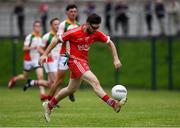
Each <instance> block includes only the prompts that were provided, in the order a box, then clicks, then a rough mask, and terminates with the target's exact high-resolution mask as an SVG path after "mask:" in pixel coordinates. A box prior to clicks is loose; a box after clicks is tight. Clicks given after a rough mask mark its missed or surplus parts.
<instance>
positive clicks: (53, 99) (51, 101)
mask: <svg viewBox="0 0 180 128" xmlns="http://www.w3.org/2000/svg"><path fill="white" fill-rule="evenodd" d="M57 103H58V100H57V99H56V98H55V97H53V98H52V99H51V100H50V101H49V102H48V108H49V109H50V110H52V109H53V107H54V106H55V105H56V104H57Z"/></svg>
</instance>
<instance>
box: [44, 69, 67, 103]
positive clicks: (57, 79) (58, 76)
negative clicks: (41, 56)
mask: <svg viewBox="0 0 180 128" xmlns="http://www.w3.org/2000/svg"><path fill="white" fill-rule="evenodd" d="M65 76H66V72H65V70H58V71H57V73H56V77H55V78H53V79H55V80H54V82H53V83H52V85H51V87H50V90H49V93H48V100H51V98H52V97H53V96H54V94H55V93H56V91H57V89H58V88H59V85H61V84H62V83H63V82H64V78H65Z"/></svg>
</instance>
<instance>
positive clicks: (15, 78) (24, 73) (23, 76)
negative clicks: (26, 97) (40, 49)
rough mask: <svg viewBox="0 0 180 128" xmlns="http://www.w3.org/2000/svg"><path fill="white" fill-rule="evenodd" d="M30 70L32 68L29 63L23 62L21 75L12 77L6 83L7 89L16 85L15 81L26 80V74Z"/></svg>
mask: <svg viewBox="0 0 180 128" xmlns="http://www.w3.org/2000/svg"><path fill="white" fill-rule="evenodd" d="M31 68H32V66H31V61H24V71H23V73H22V74H19V75H17V76H14V77H12V78H11V79H10V81H9V83H8V88H12V87H13V86H14V85H15V84H16V81H17V80H27V78H28V72H29V71H30V70H31Z"/></svg>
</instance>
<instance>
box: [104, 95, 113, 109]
mask: <svg viewBox="0 0 180 128" xmlns="http://www.w3.org/2000/svg"><path fill="white" fill-rule="evenodd" d="M102 100H103V101H104V102H106V103H107V104H108V105H109V106H111V107H113V108H114V106H115V104H116V101H115V100H114V99H112V98H110V97H109V96H108V95H107V94H106V95H105V96H103V98H102Z"/></svg>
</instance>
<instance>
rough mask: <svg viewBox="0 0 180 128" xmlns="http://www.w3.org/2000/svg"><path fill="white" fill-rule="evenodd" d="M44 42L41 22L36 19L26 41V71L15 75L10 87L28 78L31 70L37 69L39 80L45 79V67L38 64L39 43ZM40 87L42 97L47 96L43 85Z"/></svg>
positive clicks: (24, 49) (24, 48)
mask: <svg viewBox="0 0 180 128" xmlns="http://www.w3.org/2000/svg"><path fill="white" fill-rule="evenodd" d="M41 43H42V39H41V22H40V21H34V23H33V32H32V33H31V34H29V35H28V36H27V37H26V39H25V41H24V47H23V51H24V71H23V73H22V74H19V75H17V76H14V77H12V78H11V80H10V81H9V83H8V87H9V88H12V87H13V86H14V85H15V84H16V81H17V80H27V78H28V73H29V71H31V70H33V69H35V71H36V75H37V78H38V80H41V79H43V69H42V67H41V66H40V65H39V64H38V60H39V57H40V53H39V50H38V47H39V45H40V44H41ZM39 88H40V98H41V99H43V98H44V96H45V89H44V87H42V86H39Z"/></svg>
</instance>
